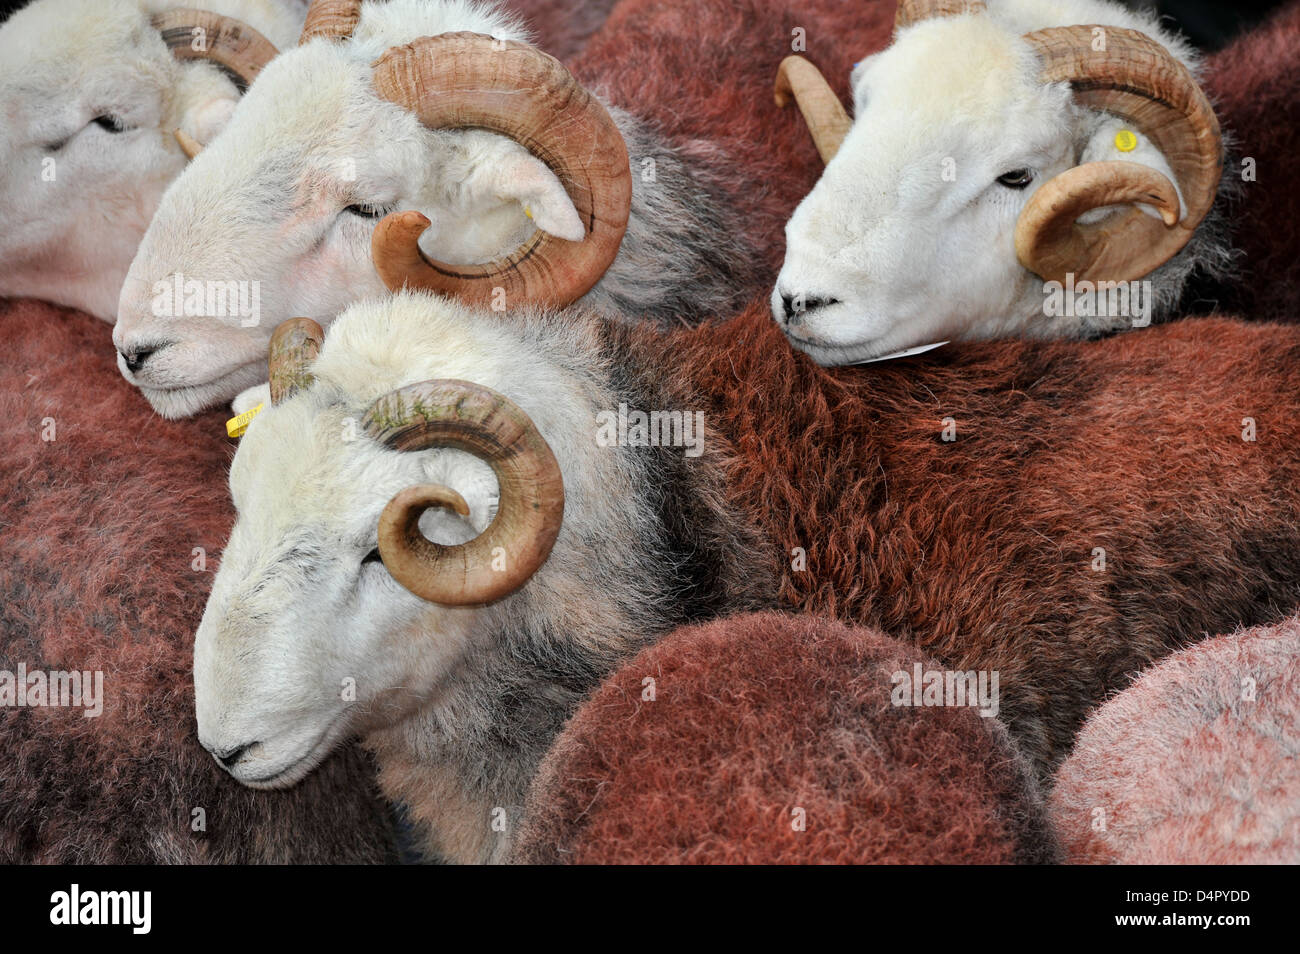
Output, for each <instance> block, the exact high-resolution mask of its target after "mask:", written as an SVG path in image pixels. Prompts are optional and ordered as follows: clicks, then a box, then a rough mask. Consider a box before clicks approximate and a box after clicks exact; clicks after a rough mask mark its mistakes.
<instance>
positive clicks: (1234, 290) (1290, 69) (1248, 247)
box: [1192, 3, 1300, 321]
mask: <svg viewBox="0 0 1300 954" xmlns="http://www.w3.org/2000/svg"><path fill="white" fill-rule="evenodd" d="M1205 86H1206V89H1207V90H1209V92H1210V94H1211V95H1212V96H1213V97H1214V99H1215V102H1216V106H1217V110H1218V113H1219V118H1220V120H1221V121H1222V123H1223V126H1224V128H1225V130H1226V131H1227V132H1228V134H1229V135H1230V136H1231V137H1232V138H1233V141H1234V154H1235V155H1236V157H1237V161H1238V162H1240V161H1242V160H1248V161H1249V163H1250V167H1251V171H1252V174H1253V176H1254V178H1253V179H1248V180H1247V181H1243V182H1242V183H1241V189H1240V190H1239V192H1238V195H1237V198H1236V200H1235V201H1234V202H1232V203H1231V204H1230V205H1229V215H1228V217H1229V219H1230V220H1231V221H1232V222H1233V231H1234V244H1235V245H1236V246H1237V248H1238V250H1239V258H1238V260H1237V263H1236V265H1237V267H1236V269H1235V275H1234V277H1233V280H1232V281H1231V282H1230V283H1228V284H1222V283H1220V284H1219V285H1217V286H1209V287H1203V288H1199V289H1197V290H1196V293H1197V296H1199V299H1200V300H1199V301H1195V302H1193V303H1192V307H1193V308H1195V309H1197V310H1205V309H1207V308H1220V309H1224V310H1227V311H1232V312H1235V313H1238V314H1240V315H1242V316H1243V317H1249V318H1260V319H1266V320H1269V321H1295V320H1297V318H1300V314H1297V310H1296V301H1297V299H1300V254H1298V253H1300V190H1298V189H1295V188H1294V187H1293V185H1292V184H1293V183H1294V181H1295V178H1296V176H1297V174H1300V167H1298V166H1297V163H1296V157H1297V155H1300V3H1292V4H1290V5H1288V6H1287V7H1285V8H1284V9H1282V10H1281V11H1279V12H1278V13H1277V14H1276V15H1274V16H1273V17H1272V19H1270V20H1269V21H1268V22H1266V23H1264V24H1263V25H1261V26H1259V27H1257V28H1256V29H1254V30H1252V31H1251V32H1249V33H1247V34H1245V35H1244V36H1242V37H1240V38H1239V39H1237V40H1236V41H1235V42H1234V43H1233V44H1232V45H1230V46H1228V47H1227V48H1226V49H1224V50H1222V51H1220V52H1219V53H1216V54H1215V55H1213V56H1211V57H1209V58H1208V59H1207V60H1206V74H1205ZM1243 171H1244V170H1243V167H1241V166H1229V167H1228V169H1227V170H1226V175H1229V176H1238V177H1240V176H1242V174H1243ZM1193 297H1195V296H1193Z"/></svg>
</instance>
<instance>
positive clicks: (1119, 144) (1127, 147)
mask: <svg viewBox="0 0 1300 954" xmlns="http://www.w3.org/2000/svg"><path fill="white" fill-rule="evenodd" d="M1137 147H1138V137H1137V136H1135V135H1134V134H1133V130H1131V129H1121V130H1120V131H1119V132H1117V133H1115V148H1116V149H1118V150H1119V151H1120V152H1132V151H1133V150H1134V149H1136V148H1137Z"/></svg>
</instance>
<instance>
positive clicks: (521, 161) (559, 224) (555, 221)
mask: <svg viewBox="0 0 1300 954" xmlns="http://www.w3.org/2000/svg"><path fill="white" fill-rule="evenodd" d="M485 179H486V181H485V182H484V191H485V192H490V194H491V195H493V196H495V197H496V198H497V199H504V200H506V201H510V200H513V201H515V202H518V203H519V204H520V205H521V206H523V209H524V212H525V214H527V215H528V217H529V218H531V219H532V220H533V222H534V223H535V224H536V225H537V227H538V228H539V229H541V230H542V231H543V232H547V233H549V234H551V235H554V236H555V237H556V238H562V239H567V240H568V241H570V242H581V241H582V240H583V238H585V237H586V234H587V230H586V229H585V228H583V226H582V219H581V217H579V215H578V210H577V209H576V208H574V205H573V200H571V199H570V198H569V195H568V193H567V192H565V191H564V186H563V185H561V184H560V180H559V179H558V178H556V175H555V173H554V172H552V171H551V170H550V169H549V168H548V167H547V165H546V163H544V162H542V161H541V160H540V159H538V158H536V157H535V156H533V155H531V154H529V153H526V152H523V151H522V150H518V151H514V150H512V151H511V154H510V155H507V156H505V157H502V158H501V159H498V160H496V161H494V162H493V163H492V164H491V172H490V173H489V174H488V175H487V176H486V177H485Z"/></svg>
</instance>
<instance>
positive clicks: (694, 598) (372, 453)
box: [194, 293, 1300, 860]
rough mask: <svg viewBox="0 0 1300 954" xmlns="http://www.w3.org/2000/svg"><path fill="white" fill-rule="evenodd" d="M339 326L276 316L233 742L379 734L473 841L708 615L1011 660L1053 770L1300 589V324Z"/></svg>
mask: <svg viewBox="0 0 1300 954" xmlns="http://www.w3.org/2000/svg"><path fill="white" fill-rule="evenodd" d="M320 338H321V334H320V331H319V328H314V327H312V324H311V323H310V322H309V321H306V320H298V321H295V322H293V323H290V324H287V325H286V326H285V327H284V330H283V331H278V332H277V333H276V336H275V338H274V339H273V344H272V357H271V361H272V372H271V379H272V392H273V400H274V401H275V404H274V405H273V406H271V407H270V408H268V409H267V410H265V411H263V412H262V413H261V414H260V415H259V416H258V417H256V418H255V419H254V420H253V422H252V424H251V426H250V427H249V430H248V433H247V435H246V436H245V437H244V439H243V444H242V445H241V446H240V448H239V450H238V453H237V454H236V456H235V460H234V463H233V466H232V470H231V489H232V495H233V499H234V503H235V506H236V509H237V510H238V513H239V516H238V519H237V522H236V525H235V528H234V530H233V532H232V535H231V538H230V541H229V545H228V547H227V549H226V551H225V554H224V555H223V557H222V562H221V568H220V571H219V573H218V575H217V578H216V580H215V582H214V587H213V592H212V595H211V597H210V600H209V602H208V606H207V609H206V611H205V614H204V618H203V621H202V624H201V626H200V628H199V631H198V633H197V636H196V642H195V660H194V662H195V688H196V705H197V712H198V727H199V734H200V741H201V742H202V743H203V744H204V745H205V746H206V747H207V748H208V749H209V750H210V751H212V752H213V754H214V755H215V756H216V757H217V758H218V759H220V760H221V762H222V763H223V764H224V765H225V766H226V767H227V768H228V769H229V770H230V772H231V773H232V774H233V775H234V776H235V777H236V778H238V779H240V780H241V781H244V782H247V783H249V784H254V785H259V786H280V785H285V784H289V783H292V782H293V781H295V780H296V779H299V778H301V777H302V776H303V775H304V774H305V773H307V772H308V771H309V770H310V769H311V768H312V767H313V766H314V765H316V764H318V763H319V762H320V761H321V760H322V759H323V758H325V757H326V755H327V754H328V753H329V751H330V749H331V748H332V747H333V746H334V745H335V744H337V743H338V742H339V741H340V740H342V739H344V738H346V737H348V736H350V735H352V734H354V733H360V734H362V735H363V736H364V737H365V739H366V743H367V745H368V746H369V747H371V748H372V749H373V750H374V752H375V754H376V755H377V757H378V761H379V763H380V765H381V775H380V782H381V785H382V786H383V787H384V789H385V790H386V791H387V793H388V794H389V796H390V797H391V798H394V799H396V800H399V801H402V802H405V803H406V804H407V805H408V806H409V807H410V809H411V812H412V815H413V817H414V818H415V819H416V820H417V822H418V823H419V825H420V826H421V827H422V831H423V833H424V835H425V838H426V841H427V844H428V845H429V847H430V849H431V850H433V851H435V852H438V853H441V854H444V855H446V856H448V857H452V858H456V859H459V860H475V859H495V858H499V857H502V853H503V852H505V851H506V850H507V845H506V842H507V841H508V838H505V837H500V836H499V834H498V833H499V831H500V828H501V827H502V823H504V822H506V821H507V820H508V816H509V813H510V812H511V811H512V810H513V809H514V808H515V807H517V806H518V805H519V804H520V803H521V800H522V798H523V793H524V791H525V787H526V785H527V782H528V778H529V776H530V775H531V774H532V772H533V770H534V767H535V765H536V764H537V760H538V759H539V758H540V756H541V755H542V753H543V752H544V751H545V749H546V747H547V745H548V743H549V741H550V739H551V737H552V735H553V734H554V733H555V731H556V730H557V729H558V727H559V726H560V725H561V724H562V723H563V721H564V720H565V718H566V716H567V715H568V714H569V713H570V712H571V711H572V709H573V707H574V706H575V705H576V704H577V702H578V701H579V700H580V699H581V698H582V696H583V695H584V694H585V693H587V692H589V691H590V690H591V689H592V687H594V686H595V685H596V684H597V682H598V681H599V680H600V679H601V678H602V677H603V676H604V675H605V674H607V673H608V672H610V671H611V670H612V668H613V667H614V666H615V665H616V664H617V663H618V662H619V661H621V660H622V659H625V658H627V657H628V656H630V654H632V653H634V652H635V651H636V650H637V649H639V648H640V647H642V646H644V645H646V644H647V643H649V642H652V641H654V640H656V639H657V638H659V637H660V636H662V635H663V634H665V633H666V632H668V631H669V629H671V628H672V627H674V626H676V625H678V624H681V623H684V622H688V621H692V620H699V619H707V618H712V617H716V616H721V615H725V614H728V613H733V612H737V611H741V610H746V609H750V608H753V607H755V606H764V605H772V604H775V603H778V602H779V603H782V604H785V605H787V606H794V607H796V608H799V609H803V610H808V611H812V612H815V613H819V614H821V615H830V616H837V617H839V618H842V619H845V620H852V621H857V622H863V623H867V624H869V625H873V626H876V627H879V628H880V629H882V630H884V631H886V632H892V633H893V634H895V635H896V636H898V637H899V638H903V639H905V640H908V641H911V642H914V643H916V644H918V645H919V646H920V648H921V649H922V650H923V651H924V652H926V653H928V654H929V655H931V656H933V657H935V658H937V659H939V660H940V661H941V662H942V663H944V664H945V665H948V666H951V667H953V669H954V670H960V671H986V672H991V671H996V672H998V673H1000V677H999V678H1000V687H1001V688H1000V711H999V716H1000V717H1001V718H1002V719H1004V721H1005V722H1006V723H1007V725H1008V727H1009V728H1010V729H1011V730H1012V732H1013V733H1014V734H1015V735H1016V736H1017V737H1018V740H1019V742H1020V743H1021V745H1022V746H1023V748H1024V750H1025V752H1026V754H1027V755H1028V756H1029V757H1030V758H1031V759H1032V760H1033V762H1034V764H1035V766H1036V768H1037V769H1038V771H1039V773H1040V774H1046V773H1047V772H1049V771H1050V768H1051V766H1052V765H1053V764H1054V763H1055V762H1056V761H1057V760H1059V759H1060V758H1061V757H1063V756H1064V755H1065V753H1066V752H1067V751H1068V748H1069V746H1070V743H1071V740H1072V738H1073V734H1074V732H1075V731H1076V729H1077V728H1078V726H1079V724H1080V723H1081V722H1082V720H1083V718H1084V716H1085V714H1086V713H1087V712H1088V711H1089V709H1090V708H1092V707H1093V706H1094V705H1096V704H1097V703H1098V702H1100V701H1101V700H1102V699H1103V698H1104V697H1105V696H1106V695H1107V694H1108V693H1110V692H1112V691H1114V690H1115V689H1117V688H1119V687H1121V686H1123V685H1124V684H1125V682H1126V681H1127V679H1128V678H1129V675H1130V674H1131V673H1133V672H1136V671H1138V670H1140V669H1142V668H1143V667H1145V666H1146V665H1148V664H1149V663H1150V662H1151V661H1152V660H1154V659H1156V658H1158V657H1160V656H1162V655H1164V654H1165V653H1168V652H1170V651H1171V650H1173V649H1175V648H1177V647H1178V646H1179V645H1180V644H1181V643H1182V642H1183V641H1184V640H1187V639H1191V638H1194V634H1196V633H1199V632H1206V631H1211V632H1213V631H1222V630H1224V629H1231V628H1232V627H1234V626H1236V625H1238V624H1242V623H1255V622H1258V621H1261V620H1266V619H1269V618H1271V617H1272V616H1273V615H1274V614H1276V613H1277V612H1278V607H1286V606H1293V605H1296V604H1297V602H1300V558H1298V557H1297V554H1300V493H1298V492H1297V489H1296V488H1297V487H1300V454H1297V452H1296V450H1295V447H1294V443H1293V442H1292V441H1290V439H1289V428H1290V422H1291V421H1293V420H1294V419H1295V418H1296V416H1297V415H1298V414H1300V398H1298V397H1297V395H1300V370H1297V362H1296V361H1295V360H1294V355H1295V354H1296V353H1298V352H1300V329H1294V328H1287V327H1276V326H1269V325H1249V324H1242V323H1236V322H1232V321H1227V320H1221V319H1219V320H1197V321H1185V322H1175V323H1171V324H1168V325H1164V326H1160V327H1158V328H1155V329H1152V330H1150V331H1148V332H1145V333H1144V334H1142V335H1122V336H1117V337H1113V338H1109V339H1106V340H1104V341H1100V342H1048V343H1043V344H1038V345H1035V346H1033V347H1031V346H1029V345H1028V344H1027V343H1025V342H1023V341H1018V340H1012V341H1007V342H998V343H985V344H973V345H969V346H965V347H963V348H961V349H953V350H952V351H950V352H944V351H940V352H936V353H935V354H934V355H933V356H927V357H926V358H924V359H914V360H911V361H908V362H903V363H896V364H892V365H887V366H874V367H873V369H872V370H871V371H869V372H867V371H863V370H861V369H839V370H828V369H823V368H819V367H817V366H816V365H815V364H813V363H812V362H810V361H808V360H807V359H806V358H804V357H803V356H801V355H798V354H796V353H794V352H792V351H791V350H790V349H789V348H787V347H784V346H783V343H782V339H781V333H780V332H779V330H778V329H777V327H776V325H775V324H774V323H773V322H772V321H771V318H770V315H769V314H768V313H767V310H766V308H765V307H763V308H758V307H754V308H751V309H750V310H749V311H747V312H746V313H744V314H742V315H740V316H738V317H736V318H734V319H732V320H729V321H726V322H723V323H720V324H715V325H710V326H703V327H700V328H695V329H682V330H679V331H677V332H674V333H665V332H662V331H659V330H657V329H655V328H653V327H652V326H645V325H641V326H635V325H628V324H626V323H619V322H615V321H610V320H606V319H601V318H599V317H596V316H593V315H592V314H591V313H590V312H589V311H585V310H582V309H576V308H575V309H569V310H567V311H566V312H564V313H563V314H562V315H559V316H557V315H555V314H537V313H533V312H531V311H529V310H523V311H522V312H521V313H519V314H507V315H500V314H497V313H494V312H491V311H487V310H485V309H480V308H475V307H471V306H468V305H465V304H463V303H459V302H456V301H453V300H449V299H443V298H436V297H429V296H425V295H422V294H414V293H404V294H400V295H397V296H396V297H394V298H392V299H391V300H387V301H383V302H379V303H362V304H358V305H355V306H353V307H351V308H350V309H349V310H348V311H347V312H345V313H344V315H343V316H342V317H340V318H339V319H338V320H337V321H336V322H335V323H334V325H333V326H332V328H331V330H330V334H329V337H328V338H327V339H326V340H325V341H324V345H323V348H321V350H320V351H319V356H318V357H315V358H314V360H313V358H312V356H313V355H315V354H316V353H317V348H318V347H319V346H320ZM701 417H702V418H703V422H701V420H700V418H701ZM1246 417H1249V418H1250V419H1251V420H1250V422H1249V427H1248V428H1246V430H1248V431H1249V433H1248V434H1247V433H1246V432H1245V431H1244V430H1243V418H1246ZM1244 438H1248V439H1244ZM449 488H454V489H449ZM494 515H495V516H494ZM476 534H477V536H476ZM430 541H432V542H430ZM467 541H468V542H467ZM548 554H549V558H548ZM340 687H344V688H347V689H348V690H349V692H347V693H345V692H341V691H340ZM349 693H351V694H349ZM349 700H355V701H349ZM506 827H508V825H507V826H506Z"/></svg>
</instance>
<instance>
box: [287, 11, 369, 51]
mask: <svg viewBox="0 0 1300 954" xmlns="http://www.w3.org/2000/svg"><path fill="white" fill-rule="evenodd" d="M360 19H361V0H312V5H311V7H310V8H308V10H307V19H306V20H305V21H304V22H303V25H302V34H301V35H300V36H299V37H298V45H299V46H301V45H302V44H304V43H306V42H307V41H308V40H314V39H315V38H316V37H318V36H323V37H328V38H330V39H332V40H342V39H346V38H347V37H350V36H351V35H352V31H353V30H355V29H356V28H357V22H358V21H359V20H360Z"/></svg>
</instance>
